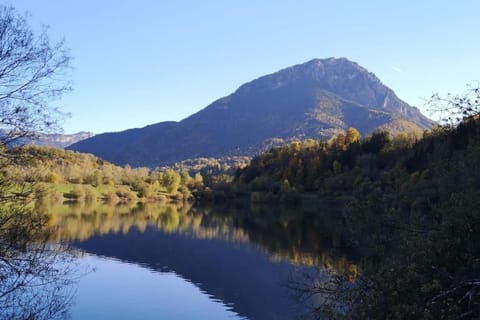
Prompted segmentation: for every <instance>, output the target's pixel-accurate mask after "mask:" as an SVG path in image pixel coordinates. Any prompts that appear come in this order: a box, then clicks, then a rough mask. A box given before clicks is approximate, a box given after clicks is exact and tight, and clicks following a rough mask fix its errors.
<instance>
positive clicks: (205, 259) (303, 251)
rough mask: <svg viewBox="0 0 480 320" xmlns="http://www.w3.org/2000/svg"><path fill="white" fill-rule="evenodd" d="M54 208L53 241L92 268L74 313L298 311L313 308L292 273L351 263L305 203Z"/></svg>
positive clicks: (250, 314) (253, 314) (194, 315)
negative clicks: (303, 300) (304, 302)
mask: <svg viewBox="0 0 480 320" xmlns="http://www.w3.org/2000/svg"><path fill="white" fill-rule="evenodd" d="M55 210H56V211H57V212H58V213H57V214H55V215H53V216H52V219H51V220H52V221H51V222H50V223H51V224H52V225H55V226H57V227H58V233H57V234H56V235H55V240H57V241H60V240H63V241H68V242H70V243H71V244H72V246H73V247H74V248H76V249H79V250H80V251H81V252H82V253H83V254H81V255H80V256H78V257H77V258H75V262H76V263H77V265H78V266H79V268H80V269H82V270H89V271H88V272H86V274H83V275H82V276H81V277H79V280H78V283H77V288H76V293H75V294H74V296H73V299H72V303H71V306H70V308H69V316H70V317H71V318H72V319H262V320H263V319H265V320H268V319H294V318H296V317H297V316H298V315H300V314H302V313H304V312H305V309H304V307H303V306H300V305H299V303H298V302H297V301H296V300H295V299H294V297H295V292H293V291H292V289H290V284H291V281H292V279H294V278H296V277H298V275H302V274H303V273H306V272H309V270H311V269H322V268H323V269H325V268H327V267H328V268H336V269H338V268H348V262H347V261H346V260H345V259H338V258H337V259H332V258H330V255H329V254H328V248H329V247H331V246H332V244H334V243H335V241H340V240H338V239H334V238H332V237H331V236H330V235H328V233H327V232H325V233H320V232H318V230H322V229H321V228H323V229H324V230H329V226H328V225H326V224H325V221H324V220H322V219H317V218H315V217H316V216H315V215H318V213H309V212H307V211H305V210H304V209H296V210H293V209H282V208H275V209H274V208H251V207H246V208H191V207H190V206H188V205H187V206H183V207H179V206H174V205H163V206H158V205H144V206H140V207H113V208H112V207H106V206H101V205H95V206H92V205H90V206H85V205H77V206H73V207H62V208H56V209H55ZM312 215H314V216H312ZM319 228H320V229H319ZM331 231H332V230H331V229H330V232H331Z"/></svg>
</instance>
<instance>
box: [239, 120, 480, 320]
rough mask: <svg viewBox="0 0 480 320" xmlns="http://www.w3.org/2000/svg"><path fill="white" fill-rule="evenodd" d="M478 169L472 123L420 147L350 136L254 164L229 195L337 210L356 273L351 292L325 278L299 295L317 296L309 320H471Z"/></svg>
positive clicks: (479, 261) (295, 146)
mask: <svg viewBox="0 0 480 320" xmlns="http://www.w3.org/2000/svg"><path fill="white" fill-rule="evenodd" d="M478 163H480V121H479V119H478V117H472V118H469V119H466V120H464V121H463V122H461V123H460V124H459V125H458V126H456V127H439V128H437V129H434V130H432V131H430V132H426V133H425V134H424V136H423V138H422V139H419V140H417V139H415V138H414V137H409V136H408V135H405V134H401V135H399V136H396V137H391V136H390V135H389V134H388V133H386V132H377V133H374V134H373V135H371V136H370V137H367V138H363V139H360V137H359V136H358V135H357V134H356V132H355V130H353V129H351V130H349V132H347V133H346V134H345V135H340V136H337V137H336V138H333V139H331V140H330V141H324V142H323V141H310V140H309V141H304V142H294V143H291V144H289V145H287V146H284V147H281V148H277V149H273V150H271V151H270V152H268V153H266V154H263V155H261V156H259V157H256V158H254V159H253V160H252V162H251V164H250V165H249V166H247V167H246V168H244V169H242V170H239V171H238V173H237V176H236V179H235V184H236V187H235V188H236V190H240V189H241V188H243V189H245V190H248V191H249V192H252V195H253V194H255V192H259V193H260V195H261V196H263V197H265V195H269V196H270V197H275V196H277V195H279V194H281V193H282V190H295V191H296V192H313V193H316V194H318V195H320V196H321V197H322V198H323V199H329V200H330V203H331V204H334V205H335V207H336V208H337V210H338V212H339V215H340V217H341V221H342V222H341V223H342V228H341V229H342V230H344V231H347V236H346V237H345V239H346V247H348V248H351V249H353V250H354V251H355V252H356V254H355V256H356V257H357V259H359V260H360V261H359V262H360V265H361V267H362V272H361V276H360V277H359V278H358V279H357V280H356V281H355V284H354V285H346V284H345V283H348V278H347V277H345V278H343V279H342V278H341V277H334V278H332V279H331V281H327V283H325V284H324V286H323V287H322V286H318V284H317V285H316V286H312V288H310V290H311V291H307V292H309V293H318V294H322V295H323V297H324V298H323V301H324V303H323V306H322V308H318V309H317V310H316V312H315V313H316V315H317V316H319V317H321V316H335V315H336V316H341V317H347V318H369V319H387V318H396V319H450V318H452V319H453V318H459V317H461V318H466V319H473V318H477V317H479V316H480V281H478V279H479V277H480V209H479V208H480V170H478ZM319 232H321V230H319ZM339 280H344V281H343V282H342V281H339ZM332 287H335V288H336V290H332ZM346 288H350V289H349V290H346ZM326 294H327V296H330V298H325V295H326ZM345 305H348V308H345ZM347 310H348V312H347Z"/></svg>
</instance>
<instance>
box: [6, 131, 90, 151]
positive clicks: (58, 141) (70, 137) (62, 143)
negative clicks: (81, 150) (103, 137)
mask: <svg viewBox="0 0 480 320" xmlns="http://www.w3.org/2000/svg"><path fill="white" fill-rule="evenodd" d="M94 135H95V134H94V133H92V132H86V131H81V132H77V133H73V134H60V133H53V134H46V133H39V134H37V135H36V137H35V138H22V139H19V140H18V141H15V143H14V145H17V146H18V145H26V144H34V145H38V146H48V147H55V148H65V147H68V146H70V145H71V144H74V143H76V142H79V141H82V140H85V139H88V138H91V137H93V136H94Z"/></svg>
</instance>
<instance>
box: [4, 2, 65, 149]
mask: <svg viewBox="0 0 480 320" xmlns="http://www.w3.org/2000/svg"><path fill="white" fill-rule="evenodd" d="M46 30H47V29H46V27H43V29H42V31H41V32H40V34H39V35H35V33H34V32H33V30H32V28H31V27H30V26H29V25H28V23H27V20H26V18H25V17H24V16H22V15H20V14H18V12H16V10H15V9H14V8H12V7H9V6H0V129H2V130H4V134H3V135H2V137H1V138H0V145H6V144H8V143H11V142H13V141H15V140H17V139H19V138H22V137H31V136H33V135H35V133H39V132H48V131H50V130H53V129H58V119H59V117H60V115H61V113H60V112H59V111H58V109H57V108H56V107H54V106H52V105H51V103H52V101H55V100H57V99H58V98H60V97H61V96H62V94H64V93H65V92H66V91H69V90H70V86H69V81H68V80H67V79H68V71H69V62H70V55H69V50H68V49H67V48H66V45H65V42H63V41H61V42H58V43H55V44H52V43H51V42H50V40H49V37H48V35H47V33H46Z"/></svg>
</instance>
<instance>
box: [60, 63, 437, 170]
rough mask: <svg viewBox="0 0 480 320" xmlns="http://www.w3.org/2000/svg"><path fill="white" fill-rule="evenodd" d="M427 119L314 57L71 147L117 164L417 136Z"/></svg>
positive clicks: (356, 75) (375, 83)
mask: <svg viewBox="0 0 480 320" xmlns="http://www.w3.org/2000/svg"><path fill="white" fill-rule="evenodd" d="M431 124H432V122H431V121H430V120H429V119H428V118H426V117H425V116H423V115H422V114H421V113H420V112H419V110H418V109H417V108H415V107H411V106H409V105H408V104H407V103H405V102H404V101H402V100H400V99H399V98H398V97H397V96H396V95H395V93H394V92H393V91H392V90H391V89H389V88H388V87H386V86H385V85H383V84H382V83H381V81H380V80H379V79H378V78H377V77H376V76H375V75H374V74H373V73H370V72H368V71H367V70H366V69H364V68H362V67H361V66H359V65H358V64H357V63H355V62H352V61H349V60H347V59H345V58H340V59H335V58H329V59H321V60H320V59H314V60H311V61H309V62H307V63H304V64H300V65H296V66H293V67H290V68H286V69H283V70H280V71H278V72H276V73H273V74H270V75H267V76H263V77H261V78H258V79H256V80H253V81H251V82H249V83H246V84H244V85H242V86H241V87H240V88H239V89H238V90H237V91H235V92H234V93H233V94H231V95H229V96H227V97H224V98H221V99H218V100H217V101H215V102H213V103H212V104H210V105H209V106H207V107H206V108H204V109H202V110H200V111H199V112H197V113H195V114H193V115H191V116H189V117H188V118H186V119H184V120H182V121H180V122H160V123H156V124H153V125H150V126H146V127H144V128H140V129H130V130H126V131H122V132H115V133H105V134H99V135H96V136H94V137H92V138H90V139H86V140H83V141H80V142H78V143H75V144H73V145H72V146H70V147H69V149H73V150H77V151H81V152H89V153H93V154H95V155H97V156H99V157H102V158H104V159H106V160H109V161H112V162H114V163H116V164H119V165H125V164H130V165H132V166H150V167H154V166H159V165H165V164H171V163H174V162H177V161H181V160H184V159H189V158H196V157H219V156H225V155H252V154H255V153H258V152H259V151H261V150H262V148H264V147H265V146H267V145H271V144H272V141H275V143H277V144H279V143H281V142H282V141H288V140H292V139H304V138H319V137H323V138H329V137H330V136H332V135H333V134H335V133H338V132H340V131H341V130H345V129H347V128H349V127H355V128H357V129H358V130H359V131H360V133H361V134H362V135H365V134H369V133H371V132H373V131H375V130H377V129H387V130H390V131H391V132H392V133H394V134H395V133H398V132H400V131H409V132H411V131H413V132H416V133H420V132H422V131H423V130H424V129H425V128H428V127H430V126H431Z"/></svg>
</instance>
